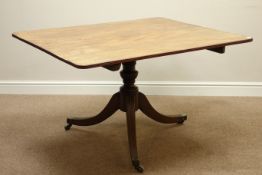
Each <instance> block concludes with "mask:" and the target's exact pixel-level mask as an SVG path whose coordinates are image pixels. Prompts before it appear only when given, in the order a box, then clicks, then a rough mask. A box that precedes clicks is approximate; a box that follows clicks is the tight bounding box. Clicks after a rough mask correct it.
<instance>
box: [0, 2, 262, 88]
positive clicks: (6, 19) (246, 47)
mask: <svg viewBox="0 0 262 175" xmlns="http://www.w3.org/2000/svg"><path fill="white" fill-rule="evenodd" d="M155 16H161V17H168V18H172V19H176V20H180V21H184V22H188V23H192V24H197V25H202V26H206V27H210V28H216V29H220V30H224V31H228V32H234V33H239V34H245V35H248V36H252V37H253V38H254V42H252V43H248V44H242V45H235V46H231V47H228V48H227V50H226V54H223V55H220V54H216V53H213V52H208V51H197V52H192V53H186V54H180V55H173V56H166V57H161V58H155V59H149V60H143V61H139V62H138V63H137V69H138V70H139V72H140V75H139V77H138V80H139V81H143V82H152V81H154V82H155V81H157V82H158V83H159V82H160V84H161V82H170V83H171V84H172V83H175V82H181V81H182V82H184V83H189V84H190V83H192V82H214V84H216V83H217V84H218V85H219V83H220V82H228V83H229V84H230V83H231V84H234V83H236V82H243V83H244V84H246V85H248V84H249V83H251V84H253V85H254V86H256V87H257V86H260V85H261V82H262V76H261V75H262V69H261V67H262V59H261V58H262V53H261V49H262V23H261V19H262V1H261V0H230V1H229V0H212V1H208V0H198V1H192V0H183V1H180V0H132V1H129V0H110V1H108V0H74V1H72V0H44V1H36V0H1V1H0V38H1V42H0V86H1V83H2V85H6V84H5V83H7V82H19V83H21V82H28V81H30V82H49V83H50V82H62V81H66V82H69V83H70V82H72V83H74V82H76V81H77V82H89V81H91V82H93V81H96V82H97V81H113V82H114V81H118V82H119V81H120V80H121V79H120V76H119V74H118V73H115V72H110V71H108V70H105V69H103V68H95V69H87V70H81V69H80V70H78V69H76V68H74V67H71V66H70V65H66V64H65V63H63V62H61V61H58V60H56V59H54V58H52V57H51V56H49V55H47V54H45V53H43V52H41V51H39V50H37V49H35V48H33V47H31V46H29V45H26V44H24V43H22V42H20V41H18V40H16V39H14V38H12V37H11V33H12V32H15V31H23V30H32V29H39V28H52V27H63V26H74V25H82V24H92V23H101V22H109V21H119V20H128V19H136V18H145V17H155ZM19 83H18V84H19ZM261 87H262V86H261ZM0 89H1V88H0ZM0 93H1V92H0ZM3 93H4V92H3Z"/></svg>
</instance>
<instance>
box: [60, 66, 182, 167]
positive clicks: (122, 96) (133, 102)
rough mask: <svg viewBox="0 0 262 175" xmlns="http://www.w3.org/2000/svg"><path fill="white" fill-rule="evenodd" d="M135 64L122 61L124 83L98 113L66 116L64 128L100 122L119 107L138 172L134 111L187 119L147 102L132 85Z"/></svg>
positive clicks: (165, 120)
mask: <svg viewBox="0 0 262 175" xmlns="http://www.w3.org/2000/svg"><path fill="white" fill-rule="evenodd" d="M135 64H136V62H127V63H123V70H122V71H121V73H120V74H121V77H122V78H123V82H124V85H123V86H122V87H121V88H120V91H119V92H117V93H116V94H114V95H113V96H112V98H111V99H110V101H109V103H108V104H107V105H106V107H105V108H104V109H103V110H102V111H101V112H100V113H99V114H98V115H96V116H94V117H89V118H68V119H67V126H65V130H69V129H70V128H71V127H72V125H77V126H90V125H95V124H98V123H101V122H103V121H104V120H106V119H107V118H108V117H110V116H111V115H113V114H114V113H115V112H116V111H117V110H119V109H120V110H121V111H123V112H125V113H126V118H127V133H128V141H129V150H130V157H131V161H132V164H133V166H134V168H135V169H136V170H137V171H138V172H143V170H144V169H143V167H142V166H141V165H140V162H139V159H138V153H137V144H136V121H135V112H136V111H137V110H138V109H140V110H141V111H142V112H143V113H144V114H145V115H146V116H147V117H149V118H151V119H153V120H155V121H157V122H160V123H166V124H173V123H177V124H183V122H184V121H185V120H187V115H185V114H179V115H173V116H165V115H163V114H161V113H159V112H157V111H156V110H155V109H154V108H153V107H152V105H151V104H150V103H149V101H148V99H147V98H146V96H145V95H144V94H143V93H141V92H139V91H138V88H137V87H136V86H135V85H134V83H135V79H136V77H137V75H138V72H137V71H136V70H135Z"/></svg>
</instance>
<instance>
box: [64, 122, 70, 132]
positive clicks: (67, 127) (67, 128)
mask: <svg viewBox="0 0 262 175" xmlns="http://www.w3.org/2000/svg"><path fill="white" fill-rule="evenodd" d="M71 127H72V124H71V123H68V124H67V125H66V126H65V130H66V131H68V130H69V129H70V128H71Z"/></svg>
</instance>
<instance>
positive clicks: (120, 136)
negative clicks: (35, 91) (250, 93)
mask: <svg viewBox="0 0 262 175" xmlns="http://www.w3.org/2000/svg"><path fill="white" fill-rule="evenodd" d="M109 98H110V97H109V96H15V95H13V96H9V95H1V96H0V174H1V175H37V174H41V175H101V174H102V175H103V174H105V175H127V174H136V172H135V171H134V170H133V168H132V166H131V163H130V158H129V152H128V142H127V133H126V120H125V116H124V113H122V112H120V111H119V112H117V113H115V115H114V116H113V117H111V118H109V119H108V120H106V121H105V122H104V123H101V124H99V125H96V126H90V127H82V128H81V127H75V126H73V128H72V129H71V130H70V131H68V132H65V131H64V124H65V119H66V117H67V116H70V115H73V116H91V115H94V114H96V113H98V112H99V111H100V110H101V109H102V108H103V107H104V105H105V104H106V103H107V102H108V100H109ZM149 100H150V102H151V103H152V104H153V106H154V107H155V108H156V109H157V110H159V111H161V112H162V113H164V114H176V113H187V114H188V117H189V118H188V120H187V121H186V122H185V124H184V125H182V126H177V125H163V124H159V123H156V122H155V121H152V120H151V119H149V118H146V117H145V116H144V115H143V114H142V113H141V112H140V111H138V112H137V136H138V151H139V156H140V160H141V162H142V165H143V166H144V167H145V172H144V174H145V175H242V174H244V175H262V98H247V97H171V96H150V97H149Z"/></svg>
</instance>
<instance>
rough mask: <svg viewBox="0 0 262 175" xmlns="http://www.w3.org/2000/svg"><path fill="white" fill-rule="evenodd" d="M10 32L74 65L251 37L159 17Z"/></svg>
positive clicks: (101, 63)
mask: <svg viewBox="0 0 262 175" xmlns="http://www.w3.org/2000/svg"><path fill="white" fill-rule="evenodd" d="M13 36H14V37H15V38H17V39H20V40H22V41H24V42H26V43H28V44H30V45H32V46H34V47H36V48H38V49H40V50H42V51H44V52H46V53H48V54H50V55H52V56H54V57H56V58H58V59H60V60H62V61H64V62H66V63H68V64H70V65H72V66H75V67H77V68H90V67H98V66H106V65H112V64H117V63H121V62H127V61H130V60H133V61H134V60H140V59H146V58H153V57H159V56H164V55H170V54H177V53H183V52H189V51H193V50H201V49H210V48H216V47H221V46H222V47H223V46H227V45H232V44H240V43H244V42H250V41H252V38H251V37H246V36H242V35H238V34H232V33H228V32H223V31H218V30H214V29H209V28H206V27H200V26H196V25H191V24H186V23H183V22H178V21H175V20H171V19H167V18H160V17H158V18H148V19H138V20H131V21H124V22H111V23H102V24H92V25H83V26H74V27H64V28H55V29H43V30H34V31H25V32H16V33H13Z"/></svg>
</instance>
